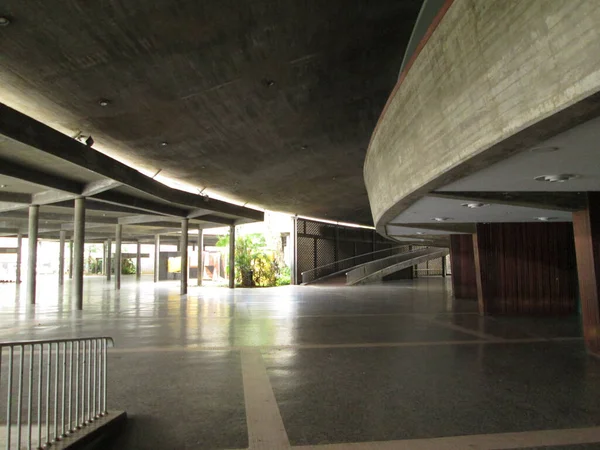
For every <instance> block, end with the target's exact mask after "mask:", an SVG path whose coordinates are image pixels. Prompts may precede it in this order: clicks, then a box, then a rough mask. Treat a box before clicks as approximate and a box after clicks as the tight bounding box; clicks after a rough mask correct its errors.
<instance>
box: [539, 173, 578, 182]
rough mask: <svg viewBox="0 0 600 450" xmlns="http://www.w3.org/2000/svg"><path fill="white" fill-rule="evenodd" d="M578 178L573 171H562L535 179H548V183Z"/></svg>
mask: <svg viewBox="0 0 600 450" xmlns="http://www.w3.org/2000/svg"><path fill="white" fill-rule="evenodd" d="M573 178H577V175H574V174H572V173H561V174H558V175H540V176H538V177H535V178H534V180H535V181H546V182H548V183H564V182H565V181H568V180H572V179H573Z"/></svg>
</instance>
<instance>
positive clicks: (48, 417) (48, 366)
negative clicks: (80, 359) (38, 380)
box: [46, 343, 52, 442]
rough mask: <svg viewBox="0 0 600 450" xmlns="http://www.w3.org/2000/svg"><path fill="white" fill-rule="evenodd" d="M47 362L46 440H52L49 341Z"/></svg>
mask: <svg viewBox="0 0 600 450" xmlns="http://www.w3.org/2000/svg"><path fill="white" fill-rule="evenodd" d="M47 358H48V362H47V364H46V442H50V378H51V375H50V374H51V373H52V344H51V343H48V356H47Z"/></svg>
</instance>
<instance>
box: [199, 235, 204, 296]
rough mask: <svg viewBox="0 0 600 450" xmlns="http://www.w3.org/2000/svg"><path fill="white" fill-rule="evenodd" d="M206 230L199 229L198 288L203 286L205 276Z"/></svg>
mask: <svg viewBox="0 0 600 450" xmlns="http://www.w3.org/2000/svg"><path fill="white" fill-rule="evenodd" d="M203 251H204V230H203V229H202V228H200V227H198V286H202V276H203V275H204V255H203V254H202V252H203Z"/></svg>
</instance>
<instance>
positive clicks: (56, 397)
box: [54, 342, 60, 441]
mask: <svg viewBox="0 0 600 450" xmlns="http://www.w3.org/2000/svg"><path fill="white" fill-rule="evenodd" d="M59 364H60V347H59V344H58V342H57V343H56V356H55V357H54V440H55V441H56V440H58V366H59Z"/></svg>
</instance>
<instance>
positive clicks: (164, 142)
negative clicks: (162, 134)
mask: <svg viewBox="0 0 600 450" xmlns="http://www.w3.org/2000/svg"><path fill="white" fill-rule="evenodd" d="M167 145H169V143H168V142H167V141H162V142H161V143H160V146H161V147H166V146H167Z"/></svg>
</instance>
